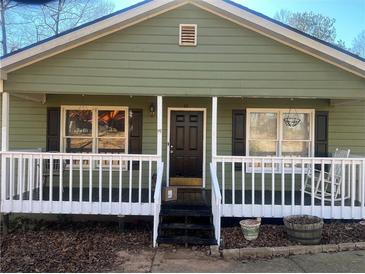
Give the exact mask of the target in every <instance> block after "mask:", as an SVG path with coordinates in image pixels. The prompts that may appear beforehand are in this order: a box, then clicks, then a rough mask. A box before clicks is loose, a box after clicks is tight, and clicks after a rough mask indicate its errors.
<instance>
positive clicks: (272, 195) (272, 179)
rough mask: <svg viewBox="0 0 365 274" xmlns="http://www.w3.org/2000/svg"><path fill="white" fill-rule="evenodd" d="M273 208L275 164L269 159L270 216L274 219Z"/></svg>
mask: <svg viewBox="0 0 365 274" xmlns="http://www.w3.org/2000/svg"><path fill="white" fill-rule="evenodd" d="M274 206H275V162H274V159H271V216H272V217H274Z"/></svg>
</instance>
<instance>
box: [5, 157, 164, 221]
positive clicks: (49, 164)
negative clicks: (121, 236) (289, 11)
mask: <svg viewBox="0 0 365 274" xmlns="http://www.w3.org/2000/svg"><path fill="white" fill-rule="evenodd" d="M1 155H2V156H1V166H2V169H1V212H4V213H12V212H14V213H55V214H107V215H153V213H154V212H153V196H152V191H153V190H152V180H153V174H154V173H155V172H156V170H157V163H158V161H160V158H159V157H158V156H157V155H143V154H141V155H139V154H138V155H132V154H91V153H90V154H89V153H48V152H14V151H10V152H2V153H1Z"/></svg>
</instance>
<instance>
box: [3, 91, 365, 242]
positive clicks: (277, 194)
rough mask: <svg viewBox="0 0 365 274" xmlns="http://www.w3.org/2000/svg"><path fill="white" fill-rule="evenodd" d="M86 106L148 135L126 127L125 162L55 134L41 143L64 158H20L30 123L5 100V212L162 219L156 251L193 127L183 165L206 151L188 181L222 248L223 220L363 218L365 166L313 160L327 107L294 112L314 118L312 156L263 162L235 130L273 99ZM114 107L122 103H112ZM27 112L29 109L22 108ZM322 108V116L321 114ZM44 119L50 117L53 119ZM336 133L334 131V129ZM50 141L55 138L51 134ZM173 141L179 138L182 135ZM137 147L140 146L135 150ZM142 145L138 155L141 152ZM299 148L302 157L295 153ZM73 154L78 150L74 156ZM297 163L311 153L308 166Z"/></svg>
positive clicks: (65, 101) (53, 103)
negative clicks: (138, 117) (182, 139)
mask: <svg viewBox="0 0 365 274" xmlns="http://www.w3.org/2000/svg"><path fill="white" fill-rule="evenodd" d="M79 97H80V96H69V98H67V97H66V96H65V97H63V98H60V96H56V95H53V96H49V100H48V102H47V103H46V104H45V105H42V107H44V109H45V110H47V109H51V110H54V109H55V108H57V107H61V109H62V106H64V105H73V106H75V105H76V103H77V101H79V100H80V98H79ZM87 97H88V96H85V98H84V100H85V103H84V104H85V105H87V106H88V107H87V108H85V109H94V108H96V107H98V109H103V107H102V105H107V106H109V107H108V109H112V107H110V105H118V106H119V105H123V107H121V108H120V109H121V111H125V114H126V113H128V112H127V111H128V109H133V111H135V113H137V111H140V112H139V113H142V117H143V122H141V128H139V130H141V133H140V134H139V135H138V136H137V134H135V135H131V134H130V133H128V131H129V130H131V128H130V127H129V128H128V127H127V126H125V129H126V130H125V132H124V135H123V136H128V139H126V140H124V141H123V144H124V145H123V148H119V149H121V150H123V153H121V152H117V153H110V151H109V153H106V152H105V151H101V150H100V151H97V150H96V149H97V145H96V144H98V143H94V141H93V143H92V145H90V151H82V150H79V151H78V150H77V149H78V148H77V147H76V148H75V147H72V146H70V147H68V146H67V145H68V144H73V143H72V142H68V143H67V142H66V141H67V138H72V136H71V137H70V136H67V134H66V135H65V134H64V135H62V133H60V135H61V140H60V143H61V144H60V143H57V140H56V139H57V136H56V135H53V136H52V135H50V134H49V133H47V137H46V138H45V136H41V135H39V136H38V135H37V136H38V137H39V138H40V139H47V146H48V145H49V144H54V143H56V148H57V144H58V146H59V147H60V151H59V152H58V151H57V152H55V151H48V152H42V151H41V150H42V149H39V148H36V147H30V146H28V147H27V148H26V149H22V148H21V147H20V146H19V145H17V146H15V145H14V144H12V145H11V147H12V149H9V147H10V146H9V128H12V133H11V134H14V131H17V130H19V129H20V128H22V125H26V122H19V118H17V119H15V120H13V119H12V117H11V116H10V112H11V109H10V108H9V106H10V104H9V101H10V97H9V94H8V93H7V92H4V93H3V103H2V125H3V127H2V136H3V139H2V140H3V142H2V171H1V176H2V177H1V178H2V187H1V189H2V191H1V195H2V196H1V197H2V199H1V212H3V213H40V214H49V213H52V214H95V215H149V216H154V243H155V244H156V240H157V236H158V234H159V233H158V229H159V224H160V218H159V216H160V210H161V204H162V197H161V190H162V187H163V186H169V185H171V182H172V180H171V178H173V177H175V178H178V177H179V176H180V177H182V178H184V176H181V174H179V172H180V173H181V172H184V170H186V169H185V168H184V164H183V165H182V167H181V164H180V166H179V165H178V164H179V162H176V163H175V167H173V164H172V163H173V161H174V158H173V156H172V155H173V153H177V149H178V148H177V146H178V145H179V141H178V140H175V144H177V146H175V145H174V143H173V141H174V140H173V139H172V137H171V136H172V134H173V132H174V130H176V129H177V128H178V127H185V129H189V127H190V128H194V127H200V128H199V129H198V131H193V132H197V133H196V135H194V136H196V139H194V138H195V137H194V138H191V135H189V136H190V137H188V139H189V138H190V141H189V142H188V143H189V144H191V140H196V141H197V142H196V143H194V145H193V148H192V149H191V150H189V148H188V150H187V148H186V147H184V146H182V151H183V153H182V154H181V155H182V156H184V153H185V152H186V151H189V153H190V152H191V151H194V150H196V151H198V152H197V153H195V152H194V153H195V154H189V155H190V156H191V155H192V156H191V157H194V161H195V162H194V164H193V166H194V168H196V167H198V168H196V169H195V170H196V172H198V173H199V174H198V176H196V174H193V175H191V174H188V175H186V176H185V177H189V178H190V177H194V176H195V177H196V178H198V179H200V180H198V182H199V184H200V185H199V184H198V185H195V187H196V188H201V189H204V191H205V192H206V194H207V197H209V198H208V200H207V201H208V205H209V208H210V210H211V214H212V219H213V224H214V234H215V238H216V240H217V241H218V239H219V238H220V222H221V217H267V218H273V217H274V218H282V217H284V216H287V215H290V214H311V215H316V216H320V217H322V218H333V219H361V218H364V217H365V187H364V184H365V158H364V157H362V156H356V155H353V154H352V153H351V154H350V158H338V157H337V158H333V157H314V150H315V146H316V145H317V143H316V142H317V141H316V139H315V133H314V128H315V125H314V123H315V119H314V118H315V117H314V113H315V112H317V110H318V111H322V110H326V108H327V109H329V108H330V107H329V106H328V105H326V100H298V101H297V102H295V103H294V105H295V107H297V108H300V109H305V110H306V111H307V110H308V111H307V112H305V113H307V114H308V115H309V116H310V119H308V121H309V120H310V121H312V122H310V123H311V124H310V126H308V128H310V129H309V131H310V133H309V136H310V137H309V139H308V140H304V141H303V143H305V142H308V143H309V144H310V145H308V146H307V145H303V146H302V145H301V146H300V148H303V147H305V149H304V150H298V151H296V150H294V151H293V152H292V154H293V155H280V156H277V155H272V152H270V151H269V152H267V154H266V155H265V154H264V155H261V156H254V155H252V156H249V155H247V156H243V155H244V153H243V152H242V151H245V150H246V149H247V151H250V149H251V148H250V147H249V145H248V144H247V143H246V145H243V144H244V142H246V141H245V139H246V135H245V132H244V131H242V132H238V133H237V130H238V131H239V130H241V129H242V130H243V129H245V127H244V126H243V127H240V128H238V127H237V124H235V123H237V121H236V122H234V118H233V117H234V115H235V114H236V113H238V114H239V115H241V116H242V113H243V112H242V111H241V110H242V109H246V108H254V109H260V108H261V109H264V108H265V109H266V108H267V106H268V104H270V102H268V101H267V100H266V99H252V98H251V99H247V100H246V101H245V102H244V103H242V99H241V98H225V97H222V98H219V99H218V98H217V97H212V98H199V100H197V99H196V98H177V97H164V98H163V97H162V96H157V97H135V98H129V99H127V97H125V96H120V97H117V96H113V97H110V98H108V96H104V97H103V98H100V101H99V98H97V97H95V96H93V97H91V98H87ZM12 98H13V97H12ZM59 100H60V101H59ZM112 101H115V102H114V103H111V102H112ZM119 101H120V103H119ZM273 101H275V102H276V103H277V106H278V108H279V107H280V108H281V109H286V108H287V107H288V104H290V102H291V101H290V100H289V99H285V100H280V99H275V100H274V99H273ZM125 102H127V103H125ZM151 102H152V103H151ZM17 103H18V104H19V102H17ZM22 104H27V103H26V102H24V101H23V103H22ZM32 104H34V103H32ZM316 104H317V107H315V105H316ZM327 104H328V102H327ZM318 105H319V107H318ZM90 106H91V107H90ZM124 106H125V107H124ZM311 106H312V108H311ZM285 107H286V108H285ZM104 108H105V107H104ZM68 109H69V107H68V108H65V111H67V110H68ZM238 110H240V112H239V111H238ZM94 111H95V110H94ZM172 112H175V113H176V115H175V118H176V121H177V122H179V120H178V119H180V118H181V117H185V118H184V119H185V120H186V119H188V120H189V123H188V124H186V123H185V122H184V123H185V124H181V121H182V120H181V121H180V124H175V127H176V128H175V129H173V130H172V122H171V121H172V116H173V115H172ZM44 113H45V115H46V113H49V112H48V111H45V112H44ZM65 113H66V112H65ZM95 113H96V112H95ZM185 113H190V114H192V115H193V116H194V117H193V116H184V115H185ZM199 113H201V114H202V115H201V116H200V118H198V119H200V120H194V119H195V118H196V117H199V116H198V115H197V114H199ZM307 114H306V115H307ZM29 115H32V114H31V113H30V114H29ZM62 115H65V114H62ZM179 115H180V116H181V117H180V116H179ZM336 115H337V116H338V114H336ZM336 115H335V116H334V117H336ZM178 116H179V117H180V118H179V117H178ZM124 117H125V118H124V119H125V124H126V125H128V123H129V122H130V121H131V117H132V116H130V112H129V115H125V116H124ZM127 117H128V118H127ZM192 118H193V119H192ZM241 118H242V117H240V116H239V117H238V121H243V122H245V120H240V119H241ZM92 119H95V118H92ZM181 119H182V118H181ZM45 120H46V119H45ZM60 120H61V122H60V123H64V122H65V121H66V120H67V119H66V118H65V116H63V118H61V119H60ZM9 121H10V122H9ZM186 121H187V120H186ZM199 121H200V122H199ZM339 122H343V120H341V119H338V120H336V123H335V124H336V126H337V125H338V124H339ZM19 123H20V124H19ZM130 123H132V122H130ZM134 125H136V124H134ZM62 127H64V124H61V129H62ZM17 128H18V129H17ZM127 128H128V129H127ZM62 130H63V129H62ZM62 130H61V132H62ZM329 130H330V131H331V130H333V127H332V128H330V129H329ZM361 130H362V129H361ZM46 131H47V132H48V129H47V130H46ZM31 132H32V131H31ZM79 132H82V131H79ZM190 132H191V131H190ZM175 133H176V136H179V133H178V132H177V131H176V132H175ZM93 134H95V133H93ZM194 134H195V133H194ZM235 134H238V135H239V134H241V136H242V134H244V136H243V137H244V138H243V139H242V140H241V139H240V137H239V136H238V137H237V136H235ZM93 136H94V135H93ZM181 136H182V135H181ZM184 136H185V135H184ZM52 138H53V139H52ZM62 138H63V139H62ZM87 138H89V137H87ZM91 138H94V137H90V140H91ZM97 138H98V137H95V140H96V142H98V139H97ZM122 138H124V137H122ZM138 138H140V139H138ZM188 139H186V140H188ZM55 140H56V141H55ZM65 140H66V141H65ZM131 140H133V141H134V143H131V142H130V141H131ZM54 141H55V142H54ZM268 142H269V141H268ZM282 142H284V141H282ZM325 142H327V144H325V145H326V146H327V149H328V150H329V151H333V148H334V147H335V146H337V145H338V143H337V142H338V138H337V139H336V140H334V141H333V140H329V141H328V140H326V141H324V143H325ZM359 142H361V140H360V141H359V140H357V139H356V140H355V141H354V143H353V144H351V143H342V144H341V147H343V148H354V151H355V152H356V149H357V148H358V147H360V149H361V145H360V146H359V145H358V143H359ZM62 143H63V145H62ZM139 143H140V144H141V146H140V148H138V144H139ZM199 146H200V149H199V148H198V147H199ZM194 147H197V149H195V148H194ZM237 147H238V149H237ZM293 147H294V149H296V148H297V146H293ZM69 148H70V149H71V150H70V151H67V150H68V149H69ZM131 148H133V150H134V151H138V150H139V154H136V153H131V152H133V151H131ZM264 148H265V149H266V147H264ZM87 149H89V148H87ZM103 149H105V148H103ZM240 149H241V150H240ZM242 149H243V150H242ZM43 150H44V149H43ZM48 150H49V149H48ZM237 151H238V152H239V151H241V152H242V154H241V156H232V154H233V153H237ZM296 153H297V154H296ZM299 153H304V155H305V156H301V154H299ZM190 156H189V157H190ZM323 156H327V155H323ZM190 159H191V158H190ZM197 159H198V160H197ZM184 161H185V160H184ZM186 161H187V162H189V161H190V163H189V165H191V160H189V159H187V160H186ZM196 161H198V162H196ZM196 163H197V164H196ZM315 169H317V170H320V171H324V172H323V173H321V174H320V175H319V176H320V177H319V179H322V181H323V180H324V179H328V178H332V179H330V180H329V185H331V186H330V187H329V189H327V190H326V191H325V189H324V188H325V186H324V184H319V183H318V182H319V181H318V178H317V179H316V178H315V176H310V171H311V170H315ZM326 172H327V173H329V175H328V174H327V175H325V174H326ZM330 175H332V176H330ZM321 176H322V178H321ZM325 176H326V177H325ZM336 176H337V177H338V176H339V177H340V180H337V179H336V178H337V177H336ZM190 179H191V178H190ZM190 179H189V180H190ZM338 183H340V188H339V191H338V192H337V191H335V190H336V187H335V185H336V184H338ZM175 185H176V180H175ZM176 186H177V187H178V188H181V189H182V188H186V187H191V185H189V184H182V185H179V184H177V185H176Z"/></svg>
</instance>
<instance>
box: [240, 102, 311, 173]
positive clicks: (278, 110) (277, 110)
mask: <svg viewBox="0 0 365 274" xmlns="http://www.w3.org/2000/svg"><path fill="white" fill-rule="evenodd" d="M295 110H296V112H297V113H309V115H310V123H311V124H310V129H309V130H310V133H309V136H310V140H309V141H308V140H295V141H303V142H304V141H308V142H310V146H309V150H310V151H309V153H308V154H309V156H308V157H314V148H315V140H314V132H315V110H314V109H295ZM253 112H255V113H257V112H262V113H267V112H274V113H277V115H278V119H277V139H276V142H277V143H276V146H277V148H276V151H277V155H275V156H274V157H288V158H290V156H283V155H282V142H283V141H290V140H284V139H283V136H282V134H283V131H282V127H283V118H284V115H283V113H288V112H289V109H284V108H247V109H246V156H250V145H249V143H250V142H249V141H250V140H251V139H250V138H249V137H250V128H251V125H250V114H251V113H253ZM271 141H272V140H271ZM253 157H255V156H253ZM258 158H260V156H258ZM280 169H281V167H278V168H276V169H275V170H276V171H277V172H281V170H280ZM251 170H252V167H250V166H249V165H247V172H250V171H251ZM255 170H256V171H257V172H258V171H261V168H255ZM289 171H291V169H290V170H288V172H289ZM264 172H272V169H271V168H267V169H266V168H264ZM285 172H287V171H286V170H285ZM296 172H297V171H296Z"/></svg>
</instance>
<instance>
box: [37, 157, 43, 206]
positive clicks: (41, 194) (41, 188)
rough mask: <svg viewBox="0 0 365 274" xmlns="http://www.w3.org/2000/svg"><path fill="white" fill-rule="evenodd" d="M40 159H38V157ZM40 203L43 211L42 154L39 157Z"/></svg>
mask: <svg viewBox="0 0 365 274" xmlns="http://www.w3.org/2000/svg"><path fill="white" fill-rule="evenodd" d="M37 160H38V159H37ZM38 194H39V197H38V200H39V204H40V211H41V212H42V211H43V156H42V155H41V156H40V158H39V191H38Z"/></svg>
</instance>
